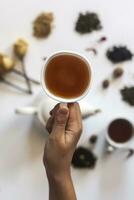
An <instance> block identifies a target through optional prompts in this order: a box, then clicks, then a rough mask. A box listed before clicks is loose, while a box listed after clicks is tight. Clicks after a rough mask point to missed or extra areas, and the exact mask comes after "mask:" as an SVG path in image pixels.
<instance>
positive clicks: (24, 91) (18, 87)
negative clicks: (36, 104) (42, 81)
mask: <svg viewBox="0 0 134 200" xmlns="http://www.w3.org/2000/svg"><path fill="white" fill-rule="evenodd" d="M0 82H2V83H4V84H6V85H8V86H10V87H12V88H14V89H16V90H18V91H20V92H23V93H25V94H29V92H28V91H27V90H25V89H24V88H22V87H20V86H18V85H15V84H14V83H11V82H10V81H7V80H6V79H5V78H4V77H2V76H0Z"/></svg>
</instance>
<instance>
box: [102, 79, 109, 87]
mask: <svg viewBox="0 0 134 200" xmlns="http://www.w3.org/2000/svg"><path fill="white" fill-rule="evenodd" d="M109 85H110V82H109V80H107V79H106V80H104V81H103V82H102V87H103V88H104V89H106V88H108V87H109Z"/></svg>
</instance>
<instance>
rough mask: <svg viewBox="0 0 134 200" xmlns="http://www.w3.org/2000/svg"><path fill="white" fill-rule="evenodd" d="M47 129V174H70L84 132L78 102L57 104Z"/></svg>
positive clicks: (51, 113)
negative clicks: (77, 146) (76, 149)
mask: <svg viewBox="0 0 134 200" xmlns="http://www.w3.org/2000/svg"><path fill="white" fill-rule="evenodd" d="M50 115H51V116H50V118H49V120H48V122H47V126H46V128H47V130H48V131H49V133H50V135H49V137H48V140H47V142H46V145H45V150H44V157H43V161H44V165H45V168H46V172H47V176H48V178H49V177H53V176H58V177H59V176H61V177H62V176H64V177H65V176H66V175H67V176H68V174H70V165H71V161H72V157H73V153H74V151H75V148H76V145H77V143H78V140H79V138H80V135H81V132H82V119H81V112H80V107H79V104H78V103H70V104H68V105H66V104H57V105H56V106H55V107H54V109H53V110H52V111H51V112H50Z"/></svg>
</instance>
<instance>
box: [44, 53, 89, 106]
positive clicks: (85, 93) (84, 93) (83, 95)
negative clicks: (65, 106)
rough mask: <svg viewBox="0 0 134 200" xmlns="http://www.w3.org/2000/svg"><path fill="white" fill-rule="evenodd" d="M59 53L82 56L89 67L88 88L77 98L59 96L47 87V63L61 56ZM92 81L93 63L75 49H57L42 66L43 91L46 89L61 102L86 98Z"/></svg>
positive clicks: (46, 91) (47, 92) (51, 96)
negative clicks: (45, 77) (45, 75)
mask: <svg viewBox="0 0 134 200" xmlns="http://www.w3.org/2000/svg"><path fill="white" fill-rule="evenodd" d="M59 55H72V56H75V57H77V58H80V59H82V60H83V61H84V62H85V63H86V66H87V68H88V71H89V73H90V74H91V76H90V81H89V83H88V86H87V88H86V90H85V91H84V92H83V93H82V95H80V96H78V97H76V98H62V97H59V96H56V95H54V94H52V93H51V92H50V91H49V90H48V89H47V87H46V84H45V81H44V74H45V70H46V66H47V64H48V63H49V61H50V60H51V59H52V58H54V57H56V56H59ZM91 82H92V69H91V65H90V63H89V61H88V59H87V58H86V57H85V56H84V55H83V54H80V53H77V52H75V51H67V50H64V51H56V52H54V53H52V54H51V55H50V56H49V57H48V58H47V59H46V60H45V63H43V67H42V71H41V85H42V88H43V91H45V93H46V94H47V95H48V96H49V97H50V98H52V99H54V100H56V101H59V102H64V103H69V102H76V101H79V100H81V99H82V98H84V97H85V96H86V95H87V94H88V92H89V89H90V87H91Z"/></svg>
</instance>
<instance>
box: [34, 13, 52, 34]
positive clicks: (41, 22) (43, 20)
mask: <svg viewBox="0 0 134 200" xmlns="http://www.w3.org/2000/svg"><path fill="white" fill-rule="evenodd" d="M53 19H54V18H53V13H51V12H49V13H47V12H45V13H41V14H40V15H38V16H37V18H36V19H35V20H34V22H33V35H34V36H35V37H37V38H46V37H48V36H49V35H50V33H51V30H52V22H53Z"/></svg>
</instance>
